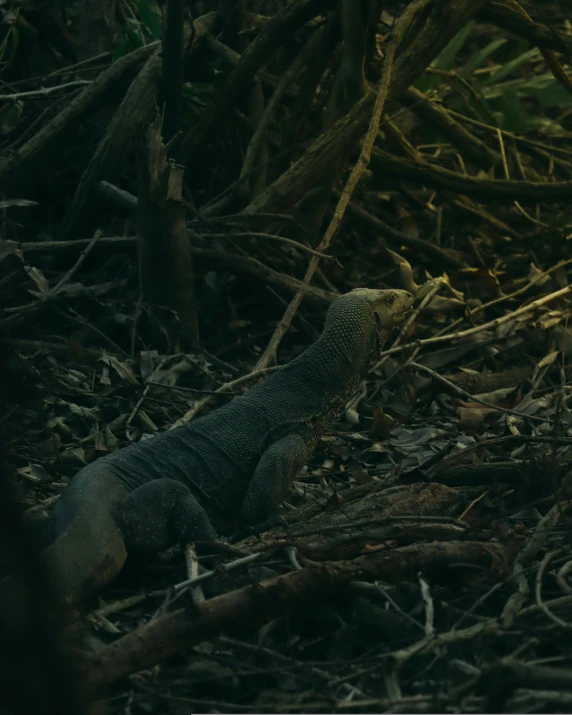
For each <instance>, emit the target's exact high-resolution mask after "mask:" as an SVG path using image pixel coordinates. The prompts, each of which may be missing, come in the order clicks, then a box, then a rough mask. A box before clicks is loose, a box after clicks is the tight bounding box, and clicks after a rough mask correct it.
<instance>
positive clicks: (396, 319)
mask: <svg viewBox="0 0 572 715" xmlns="http://www.w3.org/2000/svg"><path fill="white" fill-rule="evenodd" d="M410 312H411V308H408V309H407V310H402V311H401V313H396V314H395V316H394V322H396V323H400V322H401V321H402V320H405V318H407V316H408V315H409V313H410Z"/></svg>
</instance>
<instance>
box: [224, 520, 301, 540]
mask: <svg viewBox="0 0 572 715" xmlns="http://www.w3.org/2000/svg"><path fill="white" fill-rule="evenodd" d="M277 526H282V527H283V528H284V529H287V528H288V523H287V521H286V519H285V518H284V517H283V516H273V517H271V518H270V519H266V521H263V522H261V523H260V524H256V525H254V526H247V527H246V528H245V529H241V530H240V531H236V532H235V533H234V534H232V535H231V536H230V537H229V539H228V540H229V543H231V544H236V543H237V542H238V541H242V540H243V539H247V538H248V537H249V536H256V538H257V539H259V540H260V535H261V534H263V533H264V532H266V531H270V530H271V529H275V528H276V527H277Z"/></svg>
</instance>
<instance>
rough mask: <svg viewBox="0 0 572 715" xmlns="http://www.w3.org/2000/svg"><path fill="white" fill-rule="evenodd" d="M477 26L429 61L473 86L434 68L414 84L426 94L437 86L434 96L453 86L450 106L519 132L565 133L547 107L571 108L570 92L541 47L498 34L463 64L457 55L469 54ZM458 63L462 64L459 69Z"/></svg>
mask: <svg viewBox="0 0 572 715" xmlns="http://www.w3.org/2000/svg"><path fill="white" fill-rule="evenodd" d="M474 26H475V25H474V23H468V24H467V25H465V27H463V28H462V29H461V30H460V31H459V32H458V33H457V35H456V36H455V37H454V38H453V39H452V40H451V42H449V44H448V45H447V46H446V47H445V48H444V49H443V50H442V52H441V53H440V54H439V56H438V57H437V58H436V59H435V61H434V62H433V64H432V65H431V68H432V69H439V70H446V71H452V72H453V74H456V75H457V76H458V77H459V78H460V79H462V80H466V81H467V82H469V83H470V90H469V88H468V87H467V86H466V85H462V84H461V83H460V82H457V83H456V82H455V79H454V77H453V78H451V79H449V78H447V77H443V76H439V75H436V74H432V73H430V72H427V73H425V74H424V75H423V76H422V77H421V78H420V80H419V81H418V82H417V85H416V86H417V87H418V88H419V89H421V91H424V92H428V91H430V90H433V92H432V93H431V92H430V95H431V94H433V95H435V92H434V90H436V89H437V88H439V91H440V93H442V91H447V88H451V87H453V86H454V91H453V92H452V93H450V96H448V97H447V101H446V103H447V106H450V107H451V108H453V109H455V110H456V111H458V112H461V113H467V112H468V111H470V112H471V113H473V112H474V114H472V116H475V115H476V116H477V117H478V118H480V119H481V120H483V121H485V122H487V123H491V119H492V120H493V121H494V122H495V123H496V124H497V125H498V126H500V127H502V128H503V129H506V130H508V131H511V132H514V133H517V134H522V133H526V132H529V131H531V130H539V129H542V131H544V132H547V133H550V134H552V135H557V134H563V133H564V129H563V128H562V126H561V125H560V124H559V122H558V120H555V119H554V118H553V116H546V111H547V110H552V112H554V110H558V109H568V108H570V107H572V94H571V93H570V92H569V91H568V90H567V89H566V88H565V87H564V86H563V85H562V84H561V83H560V82H559V81H558V80H557V79H556V78H555V77H554V75H553V74H552V73H551V72H550V71H547V68H546V62H545V60H544V58H543V56H542V54H541V52H540V50H539V49H538V48H536V47H533V48H531V47H530V46H529V44H528V43H527V42H526V41H524V40H510V41H509V40H507V39H506V38H504V37H498V38H495V39H492V40H490V41H489V42H487V43H486V44H485V45H483V46H482V47H480V48H479V49H477V50H475V51H474V52H473V53H472V54H471V55H470V57H468V58H467V57H463V62H462V63H460V62H459V61H458V60H459V55H460V54H461V53H463V52H464V54H465V55H466V54H467V52H466V49H467V48H466V44H467V40H468V39H469V37H470V35H471V32H472V31H473V29H474ZM455 66H457V67H460V68H459V69H457V70H456V72H455V69H454V68H455ZM489 67H490V71H488V68H489ZM538 70H541V73H540V74H539V73H538ZM460 96H462V97H463V99H461V98H460Z"/></svg>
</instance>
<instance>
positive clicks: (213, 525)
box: [44, 289, 412, 603]
mask: <svg viewBox="0 0 572 715" xmlns="http://www.w3.org/2000/svg"><path fill="white" fill-rule="evenodd" d="M411 305H412V297H411V295H410V294H409V293H407V292H406V291H399V290H387V291H378V290H370V289H357V290H355V291H352V292H351V293H347V294H345V295H343V296H340V297H339V298H338V299H336V300H335V301H334V302H333V303H332V305H331V306H330V309H329V310H328V314H327V317H326V324H325V327H324V331H323V333H322V335H321V336H320V337H319V338H318V340H316V342H315V343H313V345H311V346H310V347H309V348H308V349H307V350H305V351H304V352H303V353H302V354H301V355H299V356H298V357H297V358H295V359H294V360H292V361H291V362H290V363H289V364H288V365H286V366H285V367H283V368H281V369H280V370H278V371H277V372H276V373H274V374H273V375H272V376H271V377H270V378H268V379H267V380H266V382H264V383H263V384H261V385H258V386H256V387H254V388H252V389H251V390H249V391H248V392H247V393H246V394H245V395H243V396H240V397H236V398H235V399H233V400H232V401H231V402H229V403H228V404H226V405H225V406H223V407H221V408H219V409H217V410H215V411H214V412H211V413H210V414H208V415H206V416H205V417H202V418H200V419H198V420H196V421H194V422H191V423H190V424H187V425H185V426H183V427H179V428H176V429H174V430H171V431H168V432H165V433H162V434H160V435H159V436H156V437H153V438H151V439H147V440H143V441H141V442H138V443H137V444H133V445H130V446H129V447H125V448H124V449H121V450H119V451H117V452H114V453H112V454H109V455H107V456H105V457H102V458H101V459H98V460H97V461H95V462H93V463H92V464H90V465H88V466H87V467H84V468H83V469H82V470H81V471H80V472H79V473H78V474H77V475H76V477H75V478H74V479H73V481H72V483H71V485H70V486H69V487H68V488H67V489H66V490H65V491H64V492H63V494H62V496H61V498H60V499H59V501H58V502H57V503H56V505H55V507H54V510H53V512H52V514H51V515H50V516H49V517H47V523H46V524H45V525H44V531H45V532H46V533H47V534H49V536H48V541H49V542H50V543H49V545H48V546H47V548H46V549H45V552H44V553H45V556H46V559H47V561H48V565H49V566H50V567H51V569H52V573H53V579H54V583H55V586H56V590H57V592H58V593H59V595H60V597H61V598H62V599H63V600H65V601H67V602H69V603H76V602H78V601H79V600H81V599H82V598H83V597H85V596H87V595H89V594H90V593H93V592H94V591H96V590H97V589H98V588H100V587H101V586H103V585H104V584H105V583H107V582H108V581H110V580H111V579H112V578H113V577H114V576H115V575H117V573H118V572H119V571H120V570H121V568H122V566H123V564H124V562H125V559H126V556H127V553H128V552H130V551H131V550H138V551H144V552H157V553H158V552H162V551H165V550H167V549H168V548H170V547H172V546H173V545H175V544H177V543H189V542H191V541H195V540H210V539H212V538H214V537H215V536H216V534H217V533H226V532H228V531H229V529H231V528H234V527H235V526H237V525H255V524H258V523H259V522H262V521H264V520H265V519H267V518H268V517H269V516H271V515H272V514H273V513H275V512H276V510H277V509H278V507H279V505H280V502H281V501H282V500H283V499H284V497H285V495H286V493H287V489H288V487H289V484H290V482H291V480H292V479H293V478H294V477H295V476H296V474H297V473H298V472H299V471H300V469H301V468H302V467H303V466H304V464H305V463H306V462H307V461H308V459H309V458H310V456H311V455H312V453H313V451H314V449H315V448H316V446H317V444H318V441H319V438H320V436H321V435H322V434H323V433H324V431H325V430H326V429H327V428H328V427H329V425H330V424H331V422H332V420H333V419H334V418H335V416H336V415H337V414H338V413H339V411H340V410H341V409H342V408H343V406H344V404H345V402H346V401H347V399H348V397H349V396H350V395H351V394H352V393H353V391H354V390H355V389H356V388H357V386H358V385H359V383H360V382H361V381H362V380H363V379H364V378H365V376H366V374H367V372H368V370H369V368H370V367H371V365H372V364H373V363H374V362H375V360H376V359H377V357H378V355H379V352H380V349H381V347H382V346H383V343H384V342H385V340H386V338H387V335H388V333H389V331H390V330H391V329H392V327H393V326H394V325H395V324H397V323H399V322H400V321H401V320H402V319H403V318H404V317H405V315H406V314H407V313H408V312H409V309H410V308H411Z"/></svg>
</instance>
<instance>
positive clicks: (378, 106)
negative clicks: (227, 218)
mask: <svg viewBox="0 0 572 715" xmlns="http://www.w3.org/2000/svg"><path fill="white" fill-rule="evenodd" d="M427 1H428V0H414V2H412V3H411V4H410V5H409V6H408V7H407V8H406V10H405V12H404V13H403V14H402V15H401V17H400V18H399V21H398V23H397V25H396V27H395V29H394V32H393V34H392V37H391V40H390V41H389V44H388V47H387V52H386V55H385V62H384V63H383V73H382V75H381V79H380V81H379V87H378V90H377V95H376V99H375V105H374V109H373V113H372V116H371V120H370V123H369V127H368V130H367V133H366V135H365V138H364V141H363V145H362V148H361V152H360V155H359V159H358V160H357V162H356V164H355V166H354V167H353V169H352V172H351V174H350V176H349V178H348V180H347V182H346V185H345V186H344V189H343V191H342V193H341V196H340V198H339V201H338V204H337V206H336V208H335V211H334V215H333V217H332V220H331V221H330V224H329V226H328V228H327V229H326V232H325V234H324V237H323V238H322V240H321V241H320V244H319V245H318V248H317V250H318V251H321V252H323V251H325V250H326V249H327V248H328V247H329V245H330V243H331V242H332V239H333V238H334V236H335V234H336V232H337V230H338V228H339V227H340V224H341V222H342V219H343V217H344V213H345V210H346V207H347V205H348V204H349V202H350V199H351V196H352V193H353V191H354V190H355V188H356V186H357V185H358V183H359V181H360V179H361V178H362V176H363V175H364V173H365V172H366V170H367V167H368V165H369V161H370V157H371V150H372V147H373V144H374V142H375V139H376V137H377V133H378V131H379V122H380V119H381V114H382V112H383V108H384V106H385V100H386V98H387V95H388V92H389V81H390V79H391V71H392V69H393V60H394V57H395V52H396V51H397V47H398V46H399V43H400V42H401V40H402V38H403V35H404V34H405V31H406V29H407V28H408V27H409V24H410V22H411V20H412V18H413V17H414V15H415V14H416V13H417V12H419V10H420V9H421V8H423V7H424V6H425V5H426V4H427ZM318 264H319V258H318V257H317V256H314V258H312V260H311V261H310V264H309V266H308V268H307V270H306V275H305V276H304V280H303V286H302V287H301V288H300V290H299V291H298V292H297V293H296V295H295V296H294V298H293V299H292V301H291V303H290V305H289V306H288V308H287V309H286V312H285V313H284V315H283V316H282V319H281V320H280V322H279V323H278V325H277V327H276V330H275V331H274V334H273V335H272V337H271V338H270V341H269V343H268V346H267V348H266V350H265V351H264V353H263V354H262V356H261V357H260V359H259V360H258V362H257V364H256V366H257V368H262V367H266V366H267V365H268V364H269V363H270V362H271V361H272V360H273V359H275V357H276V351H277V350H278V346H279V345H280V341H281V340H282V338H283V337H284V335H285V334H286V331H287V330H288V328H289V327H290V324H291V323H292V320H293V319H294V315H295V314H296V311H297V310H298V307H299V306H300V303H301V302H302V299H303V298H304V293H305V290H306V286H308V284H309V283H310V281H311V280H312V277H313V275H314V273H315V272H316V269H317V267H318Z"/></svg>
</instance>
